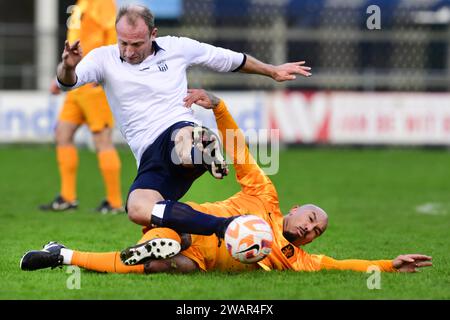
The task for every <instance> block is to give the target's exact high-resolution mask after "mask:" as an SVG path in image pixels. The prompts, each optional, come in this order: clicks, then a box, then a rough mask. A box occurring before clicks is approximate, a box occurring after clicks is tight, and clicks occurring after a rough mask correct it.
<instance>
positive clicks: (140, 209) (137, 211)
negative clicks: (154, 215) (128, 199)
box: [127, 203, 153, 226]
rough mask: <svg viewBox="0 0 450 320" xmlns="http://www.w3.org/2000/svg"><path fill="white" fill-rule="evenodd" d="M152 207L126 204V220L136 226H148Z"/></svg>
mask: <svg viewBox="0 0 450 320" xmlns="http://www.w3.org/2000/svg"><path fill="white" fill-rule="evenodd" d="M152 209H153V206H151V207H149V206H146V205H143V204H142V203H128V204H127V212H128V219H130V220H131V221H133V222H134V223H136V224H140V225H143V226H148V225H149V224H150V217H151V212H152Z"/></svg>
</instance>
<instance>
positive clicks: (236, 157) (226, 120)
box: [184, 89, 276, 195]
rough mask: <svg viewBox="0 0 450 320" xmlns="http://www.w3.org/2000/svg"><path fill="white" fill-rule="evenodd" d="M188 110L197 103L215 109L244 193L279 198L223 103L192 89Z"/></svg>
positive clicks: (186, 102) (189, 93) (187, 101)
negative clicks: (276, 196)
mask: <svg viewBox="0 0 450 320" xmlns="http://www.w3.org/2000/svg"><path fill="white" fill-rule="evenodd" d="M184 102H185V106H186V107H190V106H191V105H192V104H193V103H195V104H197V105H199V106H201V107H203V108H205V109H212V110H213V111H214V115H215V117H216V121H217V127H218V129H219V131H220V134H221V136H222V137H221V138H222V141H223V144H224V147H225V150H226V152H227V154H228V156H229V157H230V159H231V160H232V161H233V165H234V168H235V170H236V175H237V179H238V181H239V183H240V184H241V187H242V189H243V191H244V192H245V193H247V194H251V195H256V194H276V191H275V188H274V187H273V185H272V182H271V181H270V179H269V177H267V175H266V174H265V173H264V171H263V170H262V169H261V168H260V167H259V166H258V164H257V162H256V161H255V159H254V158H253V156H252V155H251V153H250V151H249V150H248V147H247V145H246V142H245V137H244V135H243V133H242V131H241V130H240V129H239V127H238V125H237V124H236V122H235V121H234V119H233V117H232V116H231V114H230V113H229V112H228V110H227V107H226V105H225V103H224V101H223V100H221V99H219V98H218V97H216V96H215V95H213V94H212V93H210V92H207V91H205V90H201V89H189V90H188V96H187V97H186V98H185V99H184Z"/></svg>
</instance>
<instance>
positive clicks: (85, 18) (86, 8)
mask: <svg viewBox="0 0 450 320" xmlns="http://www.w3.org/2000/svg"><path fill="white" fill-rule="evenodd" d="M71 12H72V14H71V16H70V19H69V21H68V25H67V26H68V31H67V40H68V41H69V43H70V44H73V43H74V42H75V41H76V40H80V45H81V49H82V51H83V56H85V55H86V54H88V53H89V52H90V51H91V50H92V49H95V48H97V47H101V46H105V45H110V44H114V43H116V42H117V36H116V30H115V19H116V6H115V2H114V0H78V1H77V2H76V5H75V6H73V7H72V11H71ZM58 120H59V121H66V122H70V123H74V124H77V125H82V124H84V123H86V124H87V125H88V126H89V129H90V130H91V131H92V132H98V131H101V130H103V128H105V127H109V128H113V127H114V120H113V116H112V113H111V110H110V108H109V105H108V101H107V99H106V95H105V93H104V91H103V88H102V87H101V86H98V85H96V84H86V85H84V86H82V87H80V88H77V89H75V90H72V91H70V92H68V93H67V96H66V99H65V102H64V105H63V107H62V110H61V113H60V115H59V118H58Z"/></svg>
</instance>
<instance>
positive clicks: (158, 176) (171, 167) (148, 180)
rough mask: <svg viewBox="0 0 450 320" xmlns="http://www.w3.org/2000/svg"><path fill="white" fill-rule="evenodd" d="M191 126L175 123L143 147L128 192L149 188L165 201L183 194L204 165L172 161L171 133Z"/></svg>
mask: <svg viewBox="0 0 450 320" xmlns="http://www.w3.org/2000/svg"><path fill="white" fill-rule="evenodd" d="M194 125H195V124H194V123H192V122H188V121H181V122H177V123H175V124H174V125H172V126H171V127H169V128H168V129H167V130H166V131H164V132H163V133H162V134H161V135H160V136H159V137H158V138H157V139H156V140H155V142H153V143H152V144H151V145H150V146H149V147H148V148H147V149H146V150H145V152H144V154H143V155H142V157H141V160H140V163H139V168H138V172H137V176H136V178H135V179H134V182H133V184H132V185H131V187H130V190H129V192H128V194H130V193H131V192H132V191H133V190H135V189H152V190H156V191H158V192H159V193H160V194H161V195H162V196H163V198H164V199H165V200H174V201H177V200H179V199H180V198H181V197H183V196H184V195H185V194H186V192H187V191H188V190H189V188H190V187H191V185H192V183H193V182H194V181H195V179H197V178H198V177H200V176H201V175H202V174H203V173H205V171H206V168H203V167H199V166H195V167H194V168H186V167H183V166H182V165H177V164H175V163H174V162H173V161H172V158H171V153H172V150H173V148H174V147H175V142H174V141H172V140H173V138H172V135H173V132H174V131H176V130H178V129H180V128H183V127H186V126H194Z"/></svg>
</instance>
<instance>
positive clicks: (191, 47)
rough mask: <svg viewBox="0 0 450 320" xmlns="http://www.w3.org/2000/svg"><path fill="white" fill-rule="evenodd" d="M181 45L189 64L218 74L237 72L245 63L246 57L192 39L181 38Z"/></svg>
mask: <svg viewBox="0 0 450 320" xmlns="http://www.w3.org/2000/svg"><path fill="white" fill-rule="evenodd" d="M179 45H180V46H181V48H180V49H181V50H182V53H183V55H184V57H185V58H186V61H187V64H188V65H189V66H191V65H201V66H204V67H208V68H210V69H213V70H215V71H218V72H229V71H236V70H237V69H238V68H240V67H241V66H242V65H243V64H244V63H245V58H246V57H245V55H244V54H243V53H238V52H235V51H232V50H229V49H224V48H220V47H215V46H212V45H210V44H207V43H203V42H199V41H197V40H193V39H190V38H184V37H180V38H179Z"/></svg>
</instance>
